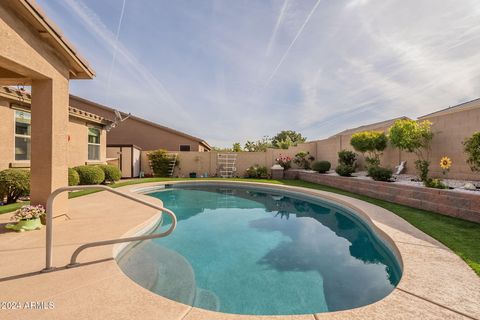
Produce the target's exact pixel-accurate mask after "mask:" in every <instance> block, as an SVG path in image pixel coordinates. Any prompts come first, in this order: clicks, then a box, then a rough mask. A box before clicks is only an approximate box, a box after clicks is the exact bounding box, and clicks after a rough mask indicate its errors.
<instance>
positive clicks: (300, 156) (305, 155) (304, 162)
mask: <svg viewBox="0 0 480 320" xmlns="http://www.w3.org/2000/svg"><path fill="white" fill-rule="evenodd" d="M313 160H315V157H313V156H311V155H310V152H304V151H301V152H299V153H297V154H296V155H295V158H294V159H293V162H294V163H295V164H296V165H297V166H298V167H299V168H301V169H305V170H308V169H310V162H311V161H313Z"/></svg>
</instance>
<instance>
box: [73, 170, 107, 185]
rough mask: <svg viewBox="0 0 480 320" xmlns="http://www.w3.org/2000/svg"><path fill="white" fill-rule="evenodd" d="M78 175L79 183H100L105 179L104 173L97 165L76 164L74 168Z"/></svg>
mask: <svg viewBox="0 0 480 320" xmlns="http://www.w3.org/2000/svg"><path fill="white" fill-rule="evenodd" d="M74 169H75V171H77V172H78V175H79V177H80V184H81V185H87V184H100V183H102V182H103V181H105V173H104V172H103V170H102V169H101V168H100V167H98V166H78V167H75V168H74Z"/></svg>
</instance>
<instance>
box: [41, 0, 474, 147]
mask: <svg viewBox="0 0 480 320" xmlns="http://www.w3.org/2000/svg"><path fill="white" fill-rule="evenodd" d="M37 2H38V3H39V4H40V6H41V7H42V8H43V9H44V11H45V12H46V13H47V15H48V16H49V17H50V18H51V19H52V20H53V21H54V22H55V23H56V24H57V25H58V26H59V27H60V28H61V29H62V31H63V32H64V34H65V35H66V36H67V38H68V39H69V40H70V41H71V42H72V43H73V44H74V45H75V46H76V47H77V49H78V50H79V51H80V53H81V54H82V55H83V56H84V57H85V58H86V59H87V60H88V61H89V62H90V63H91V65H92V66H93V68H94V69H95V71H96V73H97V76H96V78H95V79H94V80H81V81H72V82H71V92H72V93H73V94H76V95H79V96H82V97H84V98H87V99H90V100H93V101H96V102H99V103H102V104H106V105H108V106H112V107H115V108H117V109H119V110H122V111H125V112H131V113H132V114H135V115H137V116H140V117H143V118H145V119H148V120H151V121H155V122H158V123H160V124H163V125H167V126H170V127H172V128H175V129H178V130H181V131H185V132H187V133H189V134H192V135H196V136H198V137H201V138H203V139H205V140H207V141H208V142H209V143H210V144H212V145H216V146H230V145H231V144H232V143H233V142H236V141H240V142H242V144H243V143H244V142H245V140H247V139H250V140H252V139H258V138H261V137H262V136H264V135H269V136H272V135H274V134H275V133H277V132H279V131H280V130H283V129H291V130H296V131H299V132H301V133H302V134H304V135H305V136H307V137H308V139H309V140H314V139H319V138H324V137H327V136H329V135H331V134H334V133H336V132H338V131H341V130H343V129H346V128H351V127H355V126H358V125H362V124H366V123H371V122H375V121H381V120H386V119H389V118H393V117H397V116H402V115H406V116H409V117H412V118H415V117H417V116H420V115H423V114H426V113H429V112H432V111H435V110H437V109H440V108H444V107H447V106H451V105H455V104H457V103H460V102H463V101H467V100H471V99H475V98H478V97H479V96H480V23H479V21H480V1H478V0H462V1H458V0H420V1H419V0H323V1H322V0H321V1H317V0H262V1H260V0H255V1H254V0H252V1H246V0H235V1H234V0H201V1H200V0H190V1H184V0H175V1H170V0H126V1H123V0H101V1H99V0H37ZM123 6H124V7H123ZM122 7H123V15H122ZM120 19H121V25H120V28H118V27H119V21H120ZM118 30H119V32H118V37H117V31H118Z"/></svg>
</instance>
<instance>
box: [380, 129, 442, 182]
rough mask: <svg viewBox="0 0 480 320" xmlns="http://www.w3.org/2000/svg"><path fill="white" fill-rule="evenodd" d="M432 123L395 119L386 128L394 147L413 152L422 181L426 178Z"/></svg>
mask: <svg viewBox="0 0 480 320" xmlns="http://www.w3.org/2000/svg"><path fill="white" fill-rule="evenodd" d="M431 127H432V123H431V122H430V121H428V120H425V121H422V122H417V121H414V120H397V121H395V123H394V124H393V125H392V126H391V127H390V128H389V129H388V132H389V139H390V142H391V143H392V145H393V146H394V147H397V148H399V149H400V150H405V151H407V152H411V153H415V155H416V156H417V161H416V162H415V165H416V168H417V171H418V174H419V176H420V179H421V180H422V181H426V180H427V179H428V172H429V165H430V161H429V153H430V149H431V142H432V139H433V132H432V129H431Z"/></svg>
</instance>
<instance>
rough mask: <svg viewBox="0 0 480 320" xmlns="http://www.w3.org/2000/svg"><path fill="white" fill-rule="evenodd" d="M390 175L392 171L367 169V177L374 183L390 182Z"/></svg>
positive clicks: (374, 168) (379, 168)
mask: <svg viewBox="0 0 480 320" xmlns="http://www.w3.org/2000/svg"><path fill="white" fill-rule="evenodd" d="M392 174H393V172H392V170H390V169H387V168H382V167H377V166H373V167H370V168H368V175H369V176H370V177H372V179H373V180H375V181H390V179H391V178H392Z"/></svg>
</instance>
